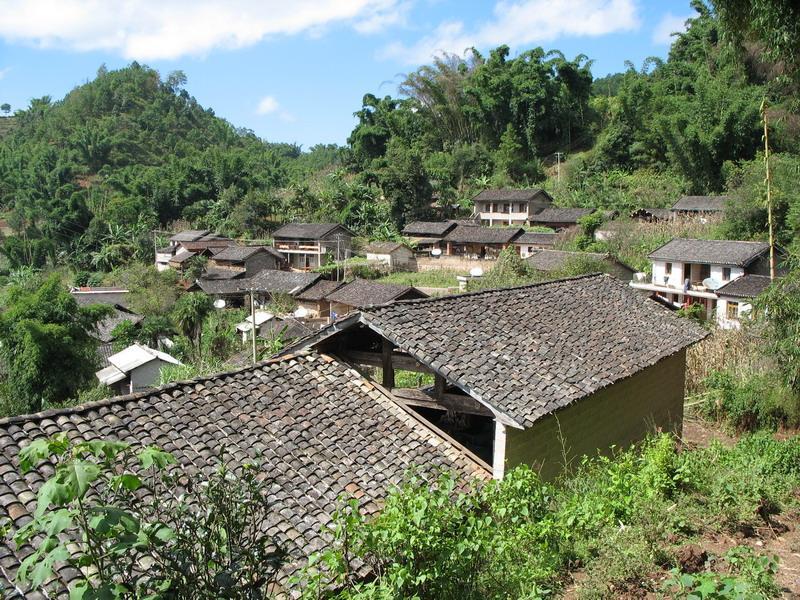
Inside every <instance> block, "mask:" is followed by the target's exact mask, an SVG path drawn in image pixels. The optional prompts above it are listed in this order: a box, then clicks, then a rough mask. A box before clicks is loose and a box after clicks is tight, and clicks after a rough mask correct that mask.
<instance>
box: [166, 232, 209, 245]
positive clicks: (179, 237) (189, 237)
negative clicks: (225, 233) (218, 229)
mask: <svg viewBox="0 0 800 600" xmlns="http://www.w3.org/2000/svg"><path fill="white" fill-rule="evenodd" d="M208 233H209V232H208V230H206V229H186V230H184V231H179V232H178V233H176V234H175V235H173V236H172V237H170V238H169V239H170V240H171V241H173V242H193V241H195V240H199V239H200V238H202V237H203V236H206V235H208Z"/></svg>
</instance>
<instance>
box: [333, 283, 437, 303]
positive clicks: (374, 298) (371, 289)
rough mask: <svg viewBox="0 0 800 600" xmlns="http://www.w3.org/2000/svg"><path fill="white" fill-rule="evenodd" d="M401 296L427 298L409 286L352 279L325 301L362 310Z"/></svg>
mask: <svg viewBox="0 0 800 600" xmlns="http://www.w3.org/2000/svg"><path fill="white" fill-rule="evenodd" d="M401 296H408V297H409V298H427V294H425V293H423V292H420V291H419V290H418V289H417V288H415V287H412V286H410V285H400V284H398V283H379V282H377V281H369V280H367V279H354V280H353V281H351V282H349V283H346V284H345V285H343V286H342V287H340V288H338V289H336V290H334V291H333V292H332V293H330V294H328V295H327V296H326V297H325V299H326V300H329V301H330V302H338V303H339V304H346V305H347V306H352V307H354V308H363V307H365V306H374V305H381V304H386V303H388V302H392V301H393V300H396V299H397V298H399V297H401Z"/></svg>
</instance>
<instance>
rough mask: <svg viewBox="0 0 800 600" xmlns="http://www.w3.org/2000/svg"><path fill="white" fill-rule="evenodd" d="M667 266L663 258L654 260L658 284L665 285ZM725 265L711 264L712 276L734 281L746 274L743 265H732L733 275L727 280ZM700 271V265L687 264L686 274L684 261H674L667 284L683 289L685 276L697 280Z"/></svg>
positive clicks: (719, 279)
mask: <svg viewBox="0 0 800 600" xmlns="http://www.w3.org/2000/svg"><path fill="white" fill-rule="evenodd" d="M666 266H667V262H666V261H663V260H656V261H653V283H655V284H657V285H664V275H665V274H666ZM723 268H724V267H723V266H722V265H711V277H712V278H713V279H716V280H717V281H733V280H734V279H738V278H739V277H741V276H742V275H744V269H742V268H741V267H731V268H730V269H731V277H730V279H729V280H726V279H724V278H723V276H722V269H723ZM690 269H691V274H692V275H691V276H689V275H688V274H689V272H690ZM699 272H700V265H695V264H687V265H686V275H685V274H684V263H681V262H673V263H672V273H671V274H670V276H669V281H668V282H667V285H669V286H671V287H675V288H678V289H683V280H684V278H685V277H687V276H688V277H689V279H691V280H692V281H697V277H698V276H699V275H698V273H699Z"/></svg>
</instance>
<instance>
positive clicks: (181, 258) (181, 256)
mask: <svg viewBox="0 0 800 600" xmlns="http://www.w3.org/2000/svg"><path fill="white" fill-rule="evenodd" d="M193 256H197V253H196V252H187V251H183V252H178V253H177V254H176V255H175V256H173V257H172V258H170V259H169V263H170V264H173V263H174V264H178V265H181V264H183V263H185V262H186V261H187V260H189V259H190V258H192V257H193Z"/></svg>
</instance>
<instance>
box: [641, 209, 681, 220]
mask: <svg viewBox="0 0 800 600" xmlns="http://www.w3.org/2000/svg"><path fill="white" fill-rule="evenodd" d="M630 217H631V219H633V220H635V221H641V222H644V223H658V222H660V221H671V220H672V219H674V218H675V213H674V212H672V210H671V209H669V208H637V209H636V210H634V211H633V212H631V214H630Z"/></svg>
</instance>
